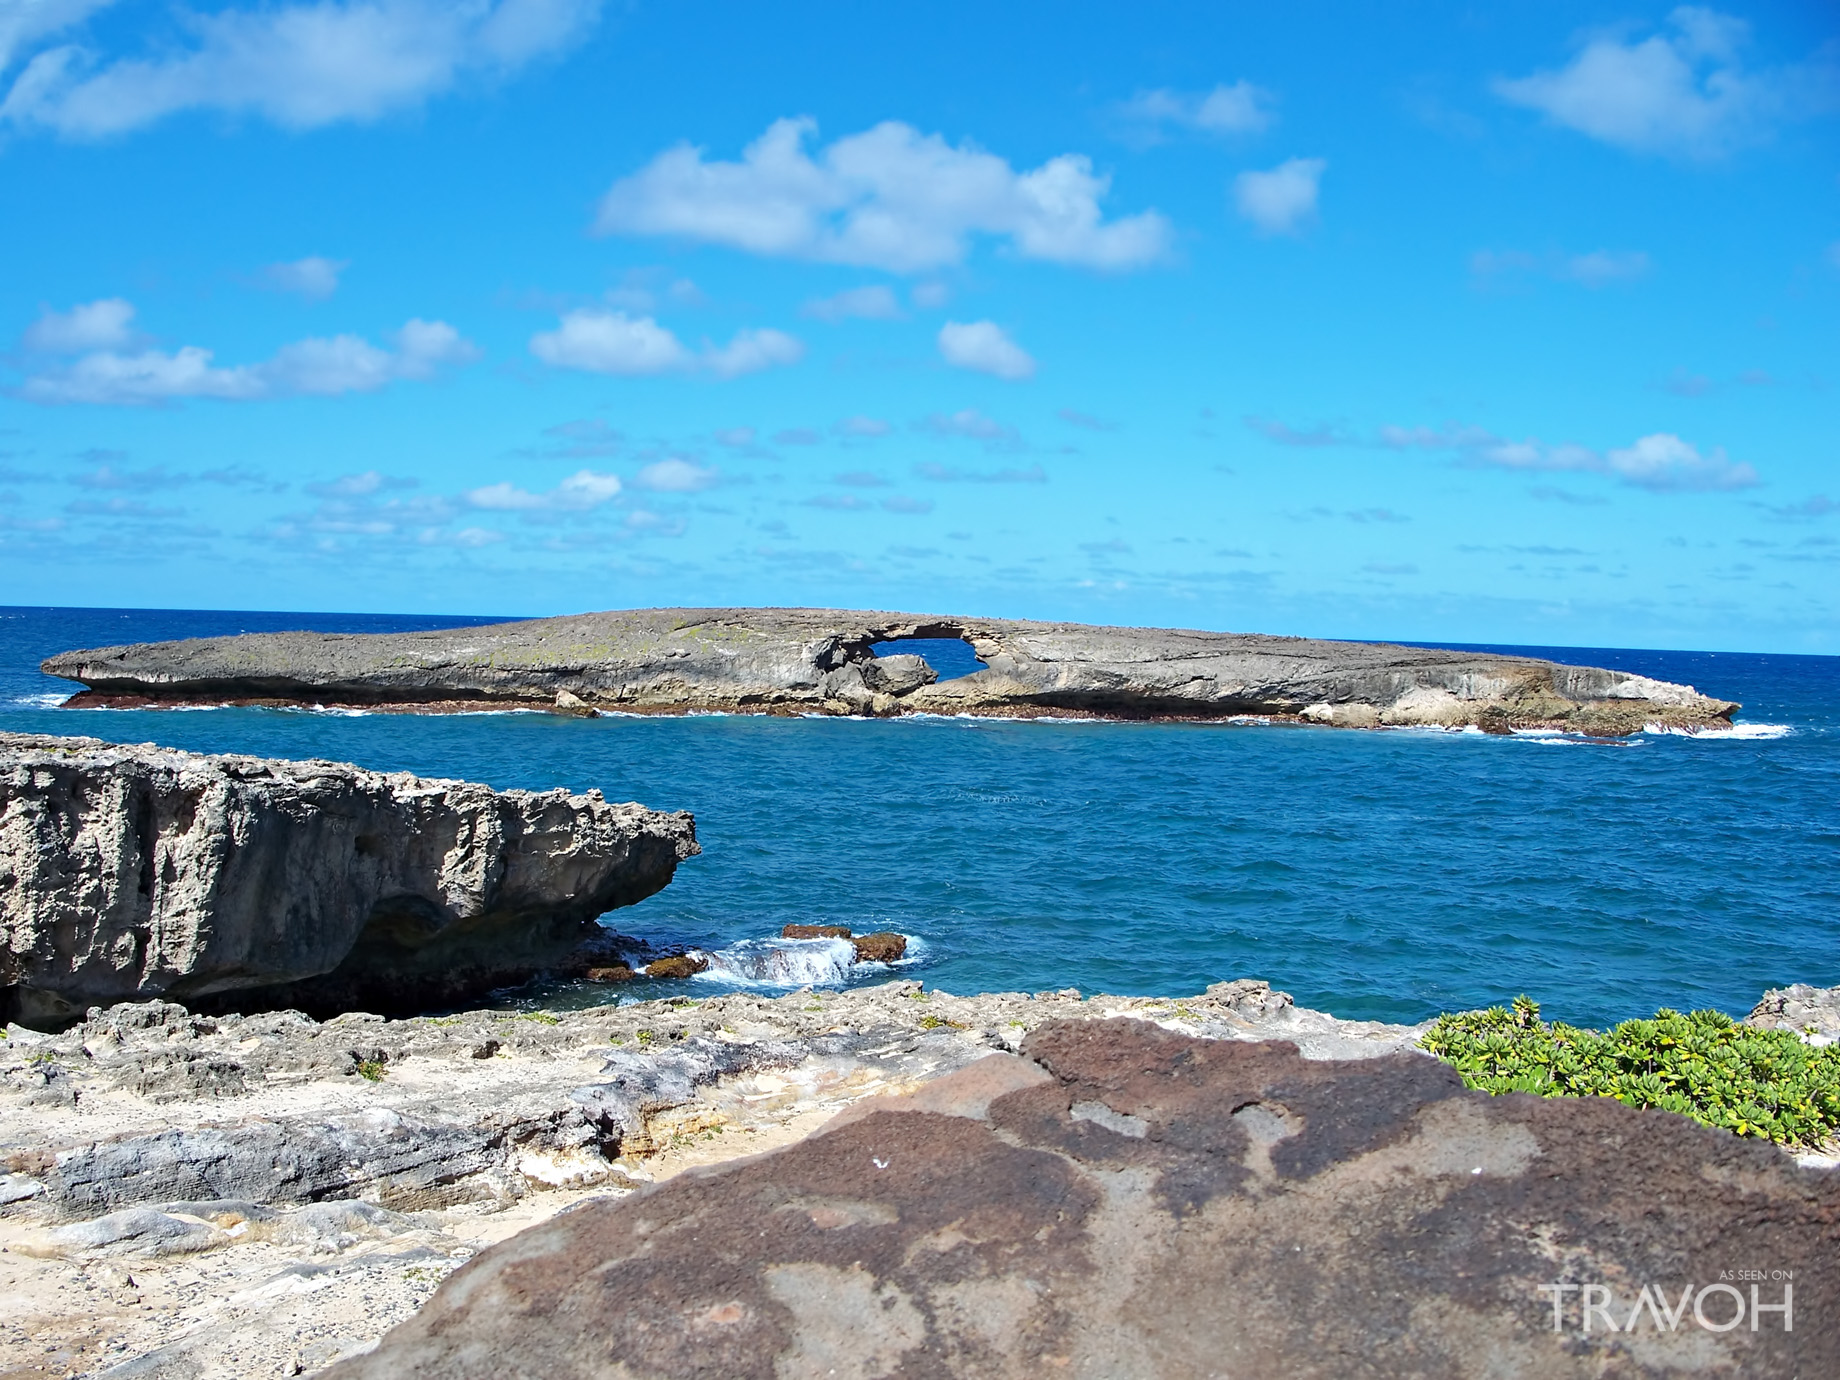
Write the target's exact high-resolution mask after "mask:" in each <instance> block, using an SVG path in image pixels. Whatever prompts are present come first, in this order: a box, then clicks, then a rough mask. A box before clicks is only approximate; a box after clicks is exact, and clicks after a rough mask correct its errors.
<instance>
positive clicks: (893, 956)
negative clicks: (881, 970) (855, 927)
mask: <svg viewBox="0 0 1840 1380" xmlns="http://www.w3.org/2000/svg"><path fill="white" fill-rule="evenodd" d="M855 943H856V961H857V962H858V963H894V962H896V961H898V960H899V959H901V958H903V957H905V956H906V954H907V936H906V935H904V934H896V933H895V932H894V931H893V930H881V931H878V932H877V933H875V934H859V935H857V936H856V940H855Z"/></svg>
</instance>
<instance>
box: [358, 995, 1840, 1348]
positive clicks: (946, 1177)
mask: <svg viewBox="0 0 1840 1380" xmlns="http://www.w3.org/2000/svg"><path fill="white" fill-rule="evenodd" d="M1023 1055H1024V1057H1022V1058H1016V1057H1013V1056H1009V1055H993V1056H991V1057H990V1058H989V1059H986V1060H984V1061H982V1062H980V1063H978V1064H974V1065H972V1066H970V1067H969V1068H967V1069H965V1070H963V1071H962V1072H960V1073H958V1074H954V1075H952V1076H950V1077H949V1078H946V1079H942V1080H939V1081H937V1082H934V1083H932V1084H930V1085H928V1086H927V1087H925V1088H924V1089H922V1091H921V1093H920V1094H919V1095H918V1096H916V1097H912V1098H908V1099H901V1100H888V1101H884V1102H883V1103H881V1104H879V1107H878V1105H877V1104H863V1106H862V1107H861V1108H859V1109H858V1110H857V1113H856V1115H854V1116H853V1117H851V1118H839V1124H838V1125H837V1127H836V1129H834V1130H831V1131H829V1132H828V1133H826V1134H823V1135H820V1136H817V1137H814V1138H812V1139H810V1140H807V1141H804V1142H802V1143H800V1144H797V1145H794V1146H792V1147H790V1148H787V1149H785V1150H782V1151H779V1152H777V1153H775V1154H773V1155H769V1156H764V1157H761V1158H757V1159H753V1160H749V1161H744V1162H742V1163H739V1164H737V1165H734V1166H730V1167H725V1168H723V1169H720V1170H717V1171H715V1172H711V1173H706V1174H702V1175H686V1176H684V1177H681V1178H679V1179H676V1180H673V1181H671V1182H669V1183H667V1184H665V1185H663V1186H661V1187H659V1188H657V1189H656V1190H654V1191H650V1192H645V1193H640V1194H637V1195H634V1196H632V1197H630V1198H627V1199H625V1200H622V1201H619V1202H613V1203H595V1204H588V1205H585V1206H583V1207H582V1208H581V1209H579V1210H577V1211H575V1212H573V1213H570V1214H567V1215H565V1216H562V1217H559V1218H556V1219H553V1220H551V1221H550V1222H548V1223H545V1224H544V1225H542V1226H540V1227H537V1228H535V1229H533V1230H531V1231H528V1232H526V1233H524V1234H523V1235H521V1236H518V1237H516V1238H514V1239H513V1240H510V1241H508V1242H505V1243H504V1244H503V1245H500V1246H497V1247H495V1248H493V1249H492V1250H490V1251H487V1252H486V1253H485V1254H483V1255H482V1256H480V1257H478V1258H477V1259H475V1260H474V1261H472V1262H471V1263H469V1264H468V1265H467V1266H465V1267H464V1268H463V1269H461V1270H460V1271H459V1272H458V1273H456V1274H455V1275H454V1276H452V1277H451V1278H450V1279H449V1280H448V1281H447V1282H446V1283H445V1284H444V1285H443V1286H442V1287H441V1289H440V1291H439V1292H438V1293H437V1294H436V1295H435V1297H434V1298H433V1299H432V1300H431V1302H430V1303H429V1304H428V1305H427V1306H426V1307H425V1308H424V1309H423V1310H422V1312H420V1313H419V1314H418V1315H417V1316H415V1317H414V1318H412V1319H411V1320H410V1321H409V1322H407V1323H405V1324H403V1325H402V1326H400V1327H398V1328H396V1329H395V1330H394V1331H392V1332H391V1333H389V1334H388V1335H387V1336H386V1337H385V1338H384V1340H383V1343H382V1345H381V1346H380V1347H379V1348H378V1349H377V1350H376V1351H374V1352H372V1353H371V1354H370V1355H368V1356H364V1357H361V1358H356V1359H353V1360H348V1361H346V1362H343V1363H342V1364H341V1365H339V1366H337V1367H335V1368H334V1369H333V1370H332V1371H330V1372H328V1374H329V1375H332V1376H336V1377H339V1380H361V1378H362V1380H368V1378H369V1377H377V1378H378V1380H382V1378H383V1377H391V1380H400V1378H401V1377H416V1376H429V1377H433V1376H441V1377H452V1378H453V1380H466V1377H482V1380H483V1378H484V1377H493V1380H496V1377H500V1376H504V1375H545V1376H552V1377H559V1378H560V1377H584V1378H585V1377H589V1376H594V1377H605V1376H614V1375H627V1376H635V1377H636V1376H647V1377H668V1376H711V1375H720V1376H723V1377H734V1378H736V1380H740V1378H741V1377H760V1378H761V1380H767V1377H780V1376H791V1375H825V1374H837V1375H852V1376H896V1375H922V1374H926V1375H954V1376H968V1377H986V1376H988V1377H997V1376H1001V1377H1036V1376H1041V1375H1050V1374H1066V1375H1079V1376H1106V1377H1139V1376H1141V1377H1153V1376H1154V1377H1202V1376H1222V1375H1286V1376H1308V1377H1317V1376H1320V1377H1325V1380H1329V1378H1331V1377H1333V1380H1342V1378H1343V1377H1349V1376H1373V1375H1387V1376H1391V1375H1407V1374H1409V1375H1418V1376H1449V1377H1470V1376H1475V1375H1484V1374H1489V1375H1522V1376H1541V1377H1556V1376H1557V1377H1562V1376H1578V1377H1584V1376H1593V1377H1595V1376H1601V1375H1604V1374H1609V1373H1615V1374H1624V1373H1627V1374H1644V1375H1667V1374H1680V1373H1693V1374H1696V1375H1709V1376H1738V1375H1828V1374H1836V1373H1840V1327H1835V1326H1834V1325H1833V1324H1834V1319H1835V1317H1836V1316H1837V1315H1836V1311H1835V1310H1836V1307H1837V1306H1840V1226H1837V1225H1836V1224H1837V1222H1840V1181H1837V1180H1836V1179H1835V1178H1834V1177H1832V1176H1831V1175H1825V1174H1823V1173H1822V1172H1820V1171H1815V1170H1806V1169H1800V1168H1798V1167H1796V1166H1795V1165H1794V1164H1793V1163H1791V1162H1790V1161H1789V1160H1788V1158H1787V1157H1785V1156H1783V1155H1782V1154H1780V1153H1779V1152H1778V1151H1776V1150H1774V1149H1773V1148H1771V1147H1769V1146H1767V1145H1761V1144H1758V1143H1755V1142H1747V1141H1742V1140H1739V1139H1738V1138H1736V1137H1733V1136H1730V1135H1727V1134H1724V1133H1721V1132H1717V1131H1710V1130H1706V1129H1704V1128H1701V1127H1698V1126H1695V1125H1693V1124H1692V1123H1690V1122H1688V1121H1686V1120H1685V1119H1683V1118H1679V1117H1675V1116H1670V1115H1668V1114H1665V1113H1659V1112H1636V1111H1632V1110H1630V1109H1628V1108H1625V1107H1622V1106H1620V1105H1619V1104H1617V1103H1614V1102H1604V1101H1594V1100H1589V1101H1587V1100H1563V1099H1537V1098H1532V1097H1525V1096H1520V1095H1510V1096H1505V1097H1494V1098H1491V1097H1489V1096H1487V1095H1485V1094H1482V1093H1473V1092H1468V1091H1466V1090H1465V1089H1464V1088H1463V1087H1462V1084H1461V1082H1460V1080H1459V1079H1458V1077H1457V1075H1456V1074H1455V1072H1453V1071H1452V1070H1450V1069H1449V1068H1447V1067H1445V1066H1443V1065H1440V1064H1438V1063H1436V1062H1434V1061H1432V1060H1429V1059H1425V1058H1423V1057H1418V1056H1412V1055H1403V1054H1402V1055H1390V1056H1386V1057H1383V1058H1380V1059H1376V1060H1370V1061H1366V1062H1363V1063H1358V1064H1347V1063H1334V1062H1323V1063H1310V1062H1306V1061H1305V1060H1303V1059H1301V1058H1299V1057H1298V1055H1297V1053H1296V1051H1295V1049H1294V1048H1293V1047H1291V1046H1288V1045H1286V1044H1282V1043H1273V1044H1263V1045H1259V1044H1234V1043H1227V1042H1210V1041H1201V1040H1195V1039H1191V1038H1187V1037H1184V1036H1181V1035H1176V1034H1171V1033H1168V1032H1166V1031H1163V1030H1160V1029H1157V1028H1155V1027H1151V1026H1148V1025H1145V1024H1142V1023H1139V1022H1135V1021H1129V1020H1114V1021H1105V1022H1096V1021H1085V1022H1056V1023H1052V1024H1049V1025H1046V1026H1044V1027H1042V1028H1041V1029H1039V1030H1037V1031H1036V1032H1035V1033H1034V1034H1033V1035H1031V1036H1030V1037H1029V1039H1028V1041H1027V1042H1026V1043H1025V1044H1024V1046H1023ZM1746 1271H1749V1272H1761V1277H1760V1278H1759V1277H1757V1276H1756V1275H1754V1274H1753V1275H1752V1276H1749V1277H1747V1276H1746V1275H1745V1274H1743V1273H1740V1272H1746ZM1783 1271H1793V1275H1794V1277H1793V1280H1792V1281H1791V1280H1787V1279H1785V1278H1784V1277H1783V1275H1782V1274H1781V1273H1778V1272H1783ZM1721 1272H1730V1273H1729V1274H1728V1275H1724V1276H1722V1274H1721ZM1752 1283H1756V1295H1757V1297H1756V1299H1755V1300H1754V1301H1755V1302H1760V1303H1764V1304H1769V1305H1780V1304H1782V1303H1784V1302H1785V1301H1786V1300H1787V1301H1789V1302H1790V1306H1791V1308H1792V1310H1793V1313H1792V1316H1791V1315H1785V1314H1784V1313H1781V1312H1765V1313H1762V1314H1757V1313H1754V1312H1753V1308H1752V1305H1753V1298H1752V1287H1751V1286H1752ZM1553 1286H1559V1287H1553ZM1565 1286H1575V1287H1570V1288H1567V1287H1565ZM1721 1286H1722V1287H1721ZM1587 1289H1588V1290H1591V1291H1592V1292H1590V1293H1588V1294H1587V1293H1586V1292H1585V1291H1586V1290H1587ZM1645 1289H1646V1290H1647V1291H1648V1293H1647V1298H1648V1299H1649V1300H1651V1301H1655V1302H1656V1304H1657V1308H1658V1309H1659V1310H1661V1311H1662V1312H1663V1313H1665V1315H1667V1316H1666V1317H1661V1316H1657V1311H1656V1309H1651V1308H1650V1307H1649V1305H1648V1304H1647V1303H1644V1302H1643V1301H1642V1300H1643V1298H1644V1293H1643V1291H1644V1290H1645ZM1788 1289H1792V1290H1793V1294H1792V1297H1791V1296H1789V1295H1788V1294H1787V1293H1786V1291H1787V1290H1788ZM1683 1291H1684V1292H1683ZM1683 1299H1684V1304H1683V1303H1682V1300H1683ZM1661 1300H1665V1302H1661ZM1591 1304H1595V1305H1596V1306H1597V1311H1596V1312H1595V1313H1594V1314H1593V1315H1591V1317H1590V1324H1591V1325H1590V1326H1589V1327H1588V1328H1587V1326H1586V1323H1585V1315H1584V1312H1583V1307H1582V1306H1581V1305H1591ZM1740 1306H1741V1307H1742V1309H1743V1312H1742V1315H1741V1319H1740V1321H1739V1323H1738V1325H1736V1326H1731V1327H1729V1328H1728V1329H1726V1330H1719V1329H1720V1328H1722V1327H1724V1326H1725V1325H1726V1324H1727V1323H1729V1322H1731V1321H1732V1319H1733V1317H1734V1309H1735V1308H1737V1307H1740ZM1667 1318H1671V1319H1672V1322H1671V1323H1670V1322H1669V1321H1667ZM1753 1319H1755V1320H1756V1322H1757V1326H1756V1327H1755V1328H1754V1329H1753V1327H1752V1326H1751V1323H1752V1320H1753Z"/></svg>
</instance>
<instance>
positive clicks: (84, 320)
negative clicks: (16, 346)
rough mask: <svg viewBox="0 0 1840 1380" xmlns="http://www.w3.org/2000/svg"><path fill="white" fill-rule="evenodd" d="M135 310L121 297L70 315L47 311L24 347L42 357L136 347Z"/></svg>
mask: <svg viewBox="0 0 1840 1380" xmlns="http://www.w3.org/2000/svg"><path fill="white" fill-rule="evenodd" d="M133 321H134V306H133V304H132V303H130V302H127V301H125V300H123V299H122V298H120V297H105V298H103V299H102V300H101V301H99V302H84V303H81V304H79V305H77V306H74V307H72V308H71V309H70V310H69V311H52V310H50V309H49V308H47V309H46V310H45V311H44V312H43V313H42V314H41V315H40V316H39V318H38V320H36V321H34V322H33V323H32V324H31V325H30V326H28V327H26V333H25V335H24V336H23V337H22V338H21V341H20V343H21V344H22V345H23V346H25V348H26V349H27V350H30V351H33V352H34V353H39V354H51V355H74V354H81V353H82V352H83V351H85V350H119V349H122V348H124V347H125V346H127V345H129V344H130V343H132V341H133V339H134V331H133V326H132V322H133Z"/></svg>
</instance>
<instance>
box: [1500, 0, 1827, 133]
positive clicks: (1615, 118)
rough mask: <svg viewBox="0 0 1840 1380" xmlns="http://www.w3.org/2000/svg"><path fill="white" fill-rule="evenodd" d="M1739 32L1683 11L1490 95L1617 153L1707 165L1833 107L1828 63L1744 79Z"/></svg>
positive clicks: (1603, 40) (1505, 83)
mask: <svg viewBox="0 0 1840 1380" xmlns="http://www.w3.org/2000/svg"><path fill="white" fill-rule="evenodd" d="M1748 34H1749V26H1748V25H1747V24H1745V23H1744V21H1743V20H1740V19H1734V18H1732V17H1731V16H1729V15H1723V14H1719V13H1718V12H1717V11H1715V10H1711V9H1708V8H1705V7H1703V6H1698V5H1683V6H1681V7H1680V8H1678V9H1676V10H1675V11H1674V12H1673V13H1672V14H1670V15H1669V16H1668V21H1667V27H1666V28H1665V30H1664V31H1663V32H1661V33H1657V34H1653V35H1651V36H1650V37H1648V38H1645V39H1642V40H1641V41H1640V42H1628V41H1625V40H1624V39H1623V38H1622V37H1621V36H1620V35H1618V34H1615V33H1605V34H1599V35H1598V36H1597V37H1594V38H1592V39H1590V40H1589V41H1588V42H1587V43H1586V44H1585V45H1584V47H1583V48H1582V49H1580V50H1579V52H1578V55H1577V56H1576V57H1574V58H1573V59H1572V61H1571V62H1570V63H1568V64H1567V65H1566V66H1564V67H1561V68H1559V69H1558V70H1557V71H1542V72H1535V73H1533V74H1532V75H1531V76H1526V77H1520V78H1517V79H1514V80H1498V81H1496V82H1495V84H1494V87H1495V93H1496V95H1498V96H1500V97H1501V98H1502V99H1503V100H1505V101H1508V102H1510V103H1511V104H1514V105H1519V106H1525V107H1527V108H1529V109H1532V110H1537V111H1539V112H1541V113H1542V114H1543V115H1545V116H1546V118H1547V119H1548V120H1550V121H1551V122H1552V123H1554V124H1556V125H1561V126H1563V127H1564V128H1567V129H1572V130H1576V131H1577V132H1579V133H1580V134H1584V135H1587V136H1589V137H1590V138H1593V139H1597V140H1601V141H1602V142H1604V143H1606V144H1613V145H1615V146H1616V147H1618V148H1623V149H1628V150H1631V151H1632V152H1637V153H1662V154H1673V155H1679V156H1685V157H1690V158H1708V157H1716V156H1718V155H1719V154H1722V153H1726V152H1729V151H1730V150H1731V149H1733V148H1736V147H1738V146H1740V145H1743V144H1746V143H1750V142H1752V141H1754V140H1756V139H1757V138H1760V137H1762V136H1763V135H1764V134H1765V133H1767V131H1768V129H1769V127H1770V126H1771V125H1772V124H1773V123H1775V122H1776V121H1777V120H1778V119H1781V118H1791V117H1795V116H1798V115H1802V114H1811V113H1813V112H1814V111H1815V110H1817V109H1819V108H1821V107H1823V106H1827V105H1831V104H1832V100H1833V90H1832V81H1833V74H1832V68H1831V65H1828V64H1830V63H1831V59H1820V60H1817V61H1816V62H1813V63H1810V64H1806V65H1803V66H1799V67H1798V66H1791V67H1781V68H1776V69H1772V70H1767V71H1759V72H1750V71H1747V70H1745V68H1744V66H1743V63H1742V60H1741V59H1740V57H1739V50H1740V49H1741V48H1742V47H1743V46H1744V44H1745V42H1746V39H1747V38H1748ZM1823 88H1825V90H1824V89H1823Z"/></svg>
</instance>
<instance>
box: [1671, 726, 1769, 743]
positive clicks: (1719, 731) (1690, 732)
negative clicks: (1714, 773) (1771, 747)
mask: <svg viewBox="0 0 1840 1380" xmlns="http://www.w3.org/2000/svg"><path fill="white" fill-rule="evenodd" d="M1642 731H1643V732H1644V733H1653V734H1658V735H1665V736H1666V737H1669V738H1693V739H1697V740H1700V741H1705V742H1733V743H1754V742H1761V741H1767V740H1769V739H1771V738H1787V737H1788V736H1789V735H1790V734H1791V733H1793V732H1795V730H1794V729H1793V728H1791V727H1790V726H1789V725H1788V724H1733V725H1731V727H1729V728H1677V727H1674V726H1673V725H1670V724H1644V725H1643V726H1642Z"/></svg>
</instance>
